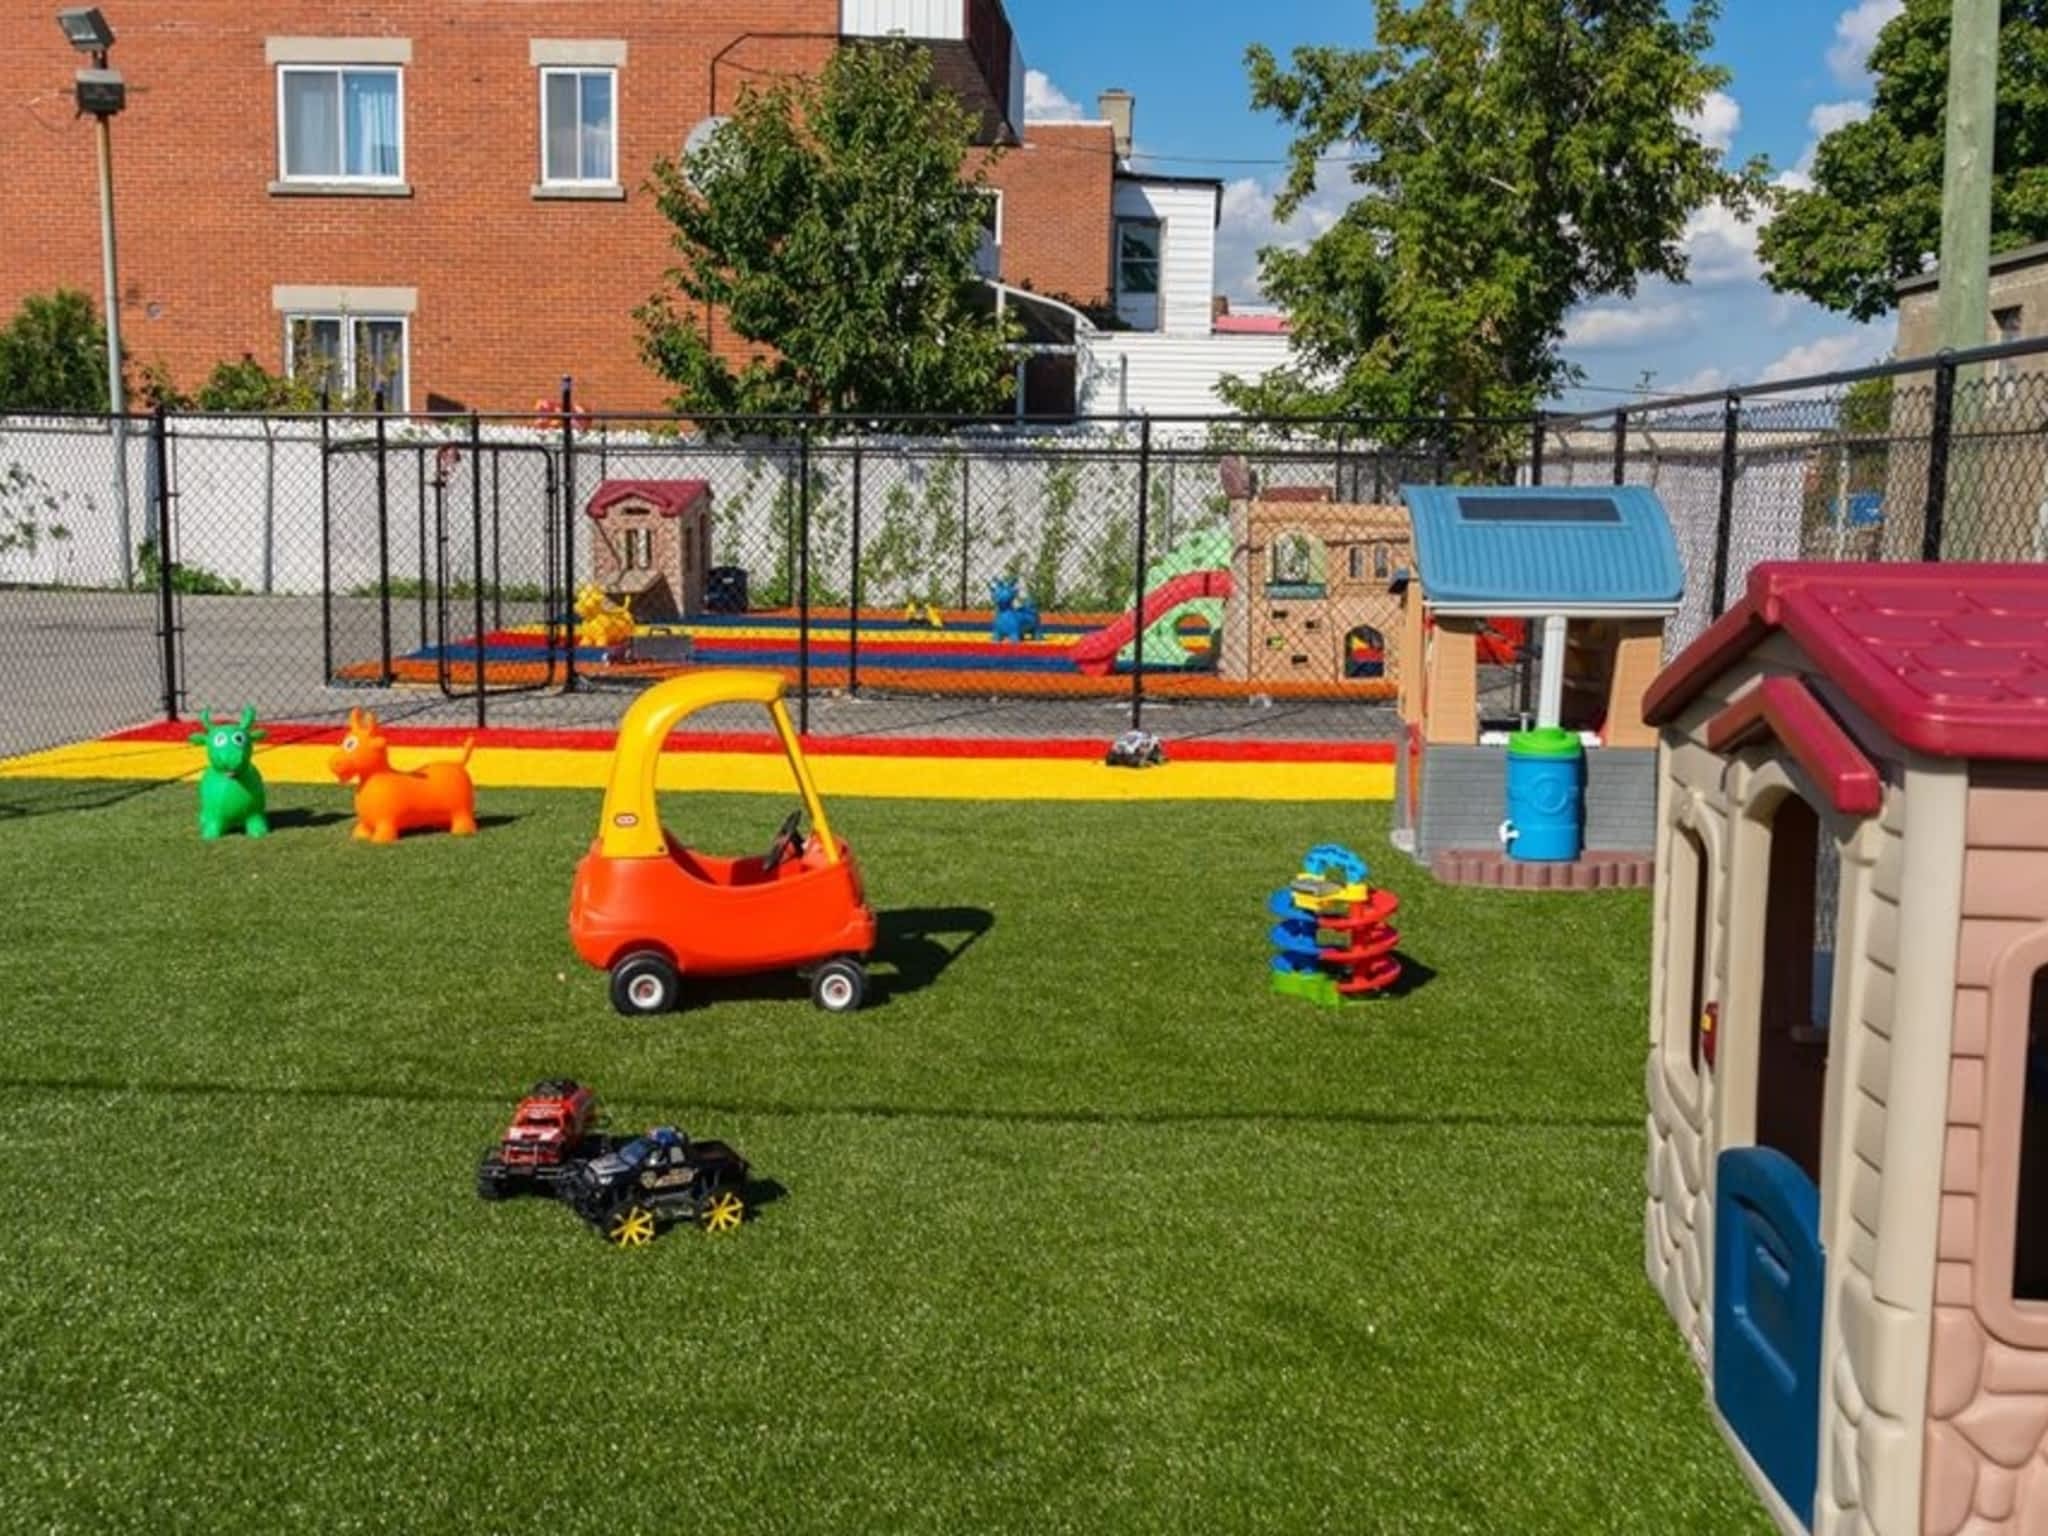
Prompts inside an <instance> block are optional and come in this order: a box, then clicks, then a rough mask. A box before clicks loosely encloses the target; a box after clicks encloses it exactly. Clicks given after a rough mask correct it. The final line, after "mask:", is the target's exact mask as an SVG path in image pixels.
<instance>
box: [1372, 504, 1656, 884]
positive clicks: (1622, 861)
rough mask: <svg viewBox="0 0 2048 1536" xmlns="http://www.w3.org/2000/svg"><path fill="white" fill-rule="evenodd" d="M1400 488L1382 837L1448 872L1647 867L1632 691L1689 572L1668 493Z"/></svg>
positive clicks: (1645, 789) (1547, 878) (1470, 876)
mask: <svg viewBox="0 0 2048 1536" xmlns="http://www.w3.org/2000/svg"><path fill="white" fill-rule="evenodd" d="M1401 494H1402V496H1403V497H1404V499H1405V500H1406V501H1407V503H1408V508H1409V511H1410V513H1411V515H1412V518H1413V524H1414V530H1415V565H1414V568H1413V569H1412V570H1410V571H1405V572H1398V573H1396V576H1395V578H1394V581H1393V583H1392V586H1393V587H1394V589H1395V590H1396V591H1397V592H1398V593H1399V594H1400V600H1401V617H1400V642H1399V653H1400V656H1401V665H1400V667H1399V670H1398V674H1397V676H1398V681H1399V693H1398V699H1399V708H1400V715H1401V732H1402V740H1401V746H1400V750H1399V752H1398V753H1397V755H1396V766H1395V791H1394V844H1395V846H1396V847H1399V848H1401V849H1403V850H1405V851H1406V852H1408V853H1409V854H1411V855H1413V856H1414V857H1415V858H1416V859H1417V860H1419V861H1420V862H1422V863H1424V864H1427V865H1428V866H1429V867H1430V869H1431V870H1432V872H1434V873H1435V875H1436V876H1437V878H1438V879H1440V880H1444V881H1446V882H1449V883H1451V884H1466V885H1471V884H1479V885H1501V886H1543V887H1559V888H1579V889H1584V888H1591V887H1596V886H1615V885H1647V884H1648V883H1649V881H1650V878H1651V859H1650V850H1651V847H1652V845H1653V840H1654V832H1655V821H1656V777H1657V747H1656V733H1655V732H1654V731H1653V730H1652V729H1651V728H1650V726H1649V725H1648V724H1647V723H1646V722H1645V720H1644V717H1643V695H1644V693H1645V691H1646V690H1647V689H1648V687H1649V685H1650V682H1651V680H1652V679H1653V678H1654V677H1655V676H1656V672H1657V666H1658V663H1659V661H1660V660H1661V657H1662V652H1663V643H1664V624H1665V621H1666V620H1667V619H1669V618H1670V616H1671V615H1672V614H1673V613H1675V612H1676V611H1677V609H1678V603H1679V598H1680V595H1681V593H1682V590H1683V587H1684V567H1683V565H1682V564H1681V563H1680V561H1679V557H1678V545H1677V542H1676V540H1675V539H1674V538H1673V537H1672V533H1671V523H1670V520H1669V519H1668V518H1667V517H1666V516H1665V514H1664V508H1663V506H1662V504H1661V503H1660V502H1659V501H1658V500H1657V497H1656V495H1655V493H1653V492H1651V491H1649V490H1647V489H1645V488H1643V487H1640V486H1614V487H1604V486H1603V487H1597V488H1579V487H1517V486H1499V487H1485V488H1480V487H1464V486H1420V487H1417V486H1411V487H1407V488H1405V489H1404V490H1403V491H1402V493H1401ZM1503 663H1510V664H1507V665H1503Z"/></svg>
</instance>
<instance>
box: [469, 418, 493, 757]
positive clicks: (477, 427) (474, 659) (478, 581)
mask: <svg viewBox="0 0 2048 1536" xmlns="http://www.w3.org/2000/svg"><path fill="white" fill-rule="evenodd" d="M469 530H470V531H469V563H470V567H471V572H472V576H473V579H472V581H471V582H470V586H471V588H472V593H471V603H472V606H473V607H474V609H475V613H474V615H473V616H474V618H475V620H476V629H475V630H474V631H473V633H474V634H475V636H476V638H475V639H474V640H472V641H471V642H470V644H471V647H472V650H473V652H474V654H473V655H472V656H471V658H470V666H471V669H472V670H473V671H474V672H475V673H476V728H477V729H478V730H482V729H483V728H484V715H485V711H486V709H487V706H486V705H485V703H484V658H485V656H486V655H487V654H488V650H489V647H488V646H487V645H486V644H485V635H484V427H483V423H482V422H481V421H480V420H478V419H477V414H476V412H475V411H471V412H470V413H469Z"/></svg>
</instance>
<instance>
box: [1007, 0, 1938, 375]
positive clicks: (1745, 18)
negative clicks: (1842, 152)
mask: <svg viewBox="0 0 2048 1536" xmlns="http://www.w3.org/2000/svg"><path fill="white" fill-rule="evenodd" d="M1008 4H1009V10H1010V17H1011V20H1012V21H1013V23H1014V24H1015V25H1016V28H1017V33H1018V37H1019V39H1020V41H1021V43H1022V46H1023V49H1024V56H1025V62H1026V64H1027V65H1028V66H1029V68H1030V69H1031V70H1032V72H1033V77H1032V79H1031V80H1030V82H1029V85H1030V89H1029V91H1028V95H1029V97H1030V105H1031V109H1032V113H1033V115H1043V116H1049V117H1060V116H1089V117H1092V116H1094V115H1095V114H1094V103H1095V98H1096V94H1097V93H1098V92H1099V91H1102V90H1104V89H1105V88H1107V87H1110V86H1122V87H1123V88H1124V89H1126V90H1128V91H1131V92H1132V93H1133V94H1134V95H1135V96H1136V97H1137V114H1136V122H1135V133H1136V139H1137V144H1138V148H1139V150H1140V151H1141V152H1145V153H1148V154H1149V155H1151V156H1153V157H1155V158H1150V159H1146V160H1143V161H1141V162H1140V163H1141V165H1143V166H1146V167H1149V168H1151V169H1155V170H1160V171H1174V172H1179V173H1181V174H1184V175H1213V176H1218V177H1221V178H1223V180H1224V182H1225V191H1224V215H1223V226H1222V228H1221V229H1220V230H1219V231H1218V236H1217V242H1218V243H1217V262H1218V272H1217V281H1218V286H1219V287H1220V288H1222V289H1223V290H1224V291H1225V292H1227V293H1229V294H1230V295H1231V296H1232V297H1233V298H1234V299H1237V300H1239V301H1256V299H1257V296H1258V295H1257V280H1256V265H1255V261H1254V255H1253V253H1254V252H1255V251H1256V250H1257V249H1258V248H1259V247H1260V246H1261V245H1265V244H1275V243H1280V244H1286V243H1299V242H1303V241H1305V240H1307V239H1309V238H1311V237H1312V236H1313V235H1314V234H1315V232H1316V230H1317V229H1318V228H1321V227H1326V226H1327V224H1328V222H1329V221H1330V220H1331V219H1332V218H1333V217H1334V216H1335V215H1336V213H1337V212H1338V211H1339V210H1341V208H1342V207H1343V205H1344V203H1345V202H1346V201H1347V200H1348V196H1349V188H1348V186H1347V185H1346V183H1345V182H1344V181H1343V180H1342V178H1341V173H1335V174H1333V175H1332V176H1331V177H1330V178H1329V179H1328V180H1327V181H1326V182H1325V184H1324V185H1322V186H1321V187H1319V188H1318V190H1317V193H1316V196H1315V197H1314V198H1313V199H1312V200H1311V202H1310V204H1309V205H1308V206H1307V207H1306V208H1304V209H1303V210H1302V211H1301V212H1300V213H1299V214H1297V215H1296V217H1295V219H1294V220H1293V221H1291V222H1290V223H1289V224H1288V225H1286V226H1277V225H1275V224H1274V222H1273V217H1272V189H1273V187H1274V185H1275V184H1276V182H1277V181H1278V179H1279V177H1280V176H1281V174H1282V170H1281V167H1280V166H1278V165H1275V164H1257V163H1251V164H1233V163H1231V162H1233V161H1253V162H1256V161H1264V160H1277V159H1278V158H1279V157H1280V156H1281V155H1283V154H1284V153H1285V151H1286V148H1287V137H1288V136H1287V132H1286V130H1285V128H1284V127H1283V126H1282V125H1281V124H1280V123H1279V122H1278V121H1277V120H1275V119H1274V118H1272V117H1271V116H1268V115H1261V114H1257V113H1254V112H1253V111H1252V110H1251V107H1250V105H1249V99H1250V93H1249V91H1248V89H1247V87H1246V84H1245V72H1244V63H1243V60H1244V51H1245V48H1246V47H1247V46H1248V45H1250V44H1251V43H1254V42H1263V43H1265V44H1267V45H1268V46H1269V47H1271V48H1273V49H1274V51H1275V52H1277V53H1280V54H1282V55H1283V56H1284V55H1285V54H1286V52H1287V51H1288V50H1289V49H1291V48H1293V47H1296V46H1297V45H1300V44H1304V43H1329V44H1340V45H1341V44H1350V45H1358V44H1363V43H1365V42H1367V41H1368V40H1369V38H1370V35H1371V9H1372V8H1371V6H1370V5H1369V4H1368V3H1367V0H1348V3H1344V4H1332V3H1330V0H1263V3H1261V4H1259V5H1256V6H1245V5H1241V4H1225V3H1223V0H1177V3H1175V4H1171V5H1167V4H1162V3H1158V0H1152V3H1145V4H1127V5H1122V6H1113V5H1105V4H1103V3H1102V0H1085V3H1084V0H1008ZM1901 6H1902V0H1774V3H1771V4H1764V3H1761V0H1739V3H1729V4H1727V5H1726V6H1725V11H1726V13H1727V14H1724V15H1723V16H1722V18H1721V20H1720V22H1719V23H1718V24H1717V29H1716V31H1717V35H1716V39H1715V47H1714V50H1713V57H1714V59H1715V61H1716V62H1718V63H1720V64H1722V65H1725V66H1726V67H1727V68H1728V69H1729V71H1730V72H1731V73H1732V74H1733V76H1734V78H1733V79H1732V80H1731V81H1730V83H1729V84H1728V86H1727V88H1726V91H1725V94H1723V95H1722V96H1721V97H1719V98H1718V99H1716V100H1713V101H1711V102H1710V103H1709V104H1708V109H1707V111H1706V112H1705V113H1703V114H1702V117H1701V119H1700V120H1699V122H1698V124H1697V126H1698V128H1699V131H1700V132H1701V134H1702V136H1703V137H1705V138H1707V139H1708V140H1709V141H1710V142H1713V143H1715V144H1717V145H1725V146H1726V148H1727V151H1728V153H1729V154H1730V156H1731V157H1733V158H1734V159H1737V160H1743V159H1747V158H1748V157H1749V156H1751V155H1765V156H1768V157H1769V159H1770V161H1771V165H1772V168H1773V170H1774V172H1776V173H1778V174H1779V175H1781V176H1783V177H1786V178H1788V179H1789V178H1796V177H1798V176H1799V175H1800V174H1801V167H1802V166H1803V165H1805V164H1807V163H1810V161H1809V157H1810V156H1811V154H1812V149H1813V144H1814V141H1815V139H1816V137H1817V136H1818V134H1819V133H1820V132H1821V131H1824V130H1825V129H1827V128H1828V127H1830V126H1832V125H1835V124H1838V123H1841V122H1844V121H1847V120H1849V119H1850V118H1851V117H1853V116H1856V115H1860V114H1861V112H1862V111H1864V110H1865V109H1866V108H1867V104H1868V101H1869V96H1870V79H1869V76H1868V74H1867V73H1866V72H1865V68H1864V65H1865V61H1866V60H1867V58H1868V56H1869V51H1870V44H1871V42H1872V41H1873V40H1874V39H1875V37H1876V35H1877V32H1878V30H1879V28H1881V27H1882V26H1883V24H1884V22H1885V21H1887V20H1888V19H1890V17H1891V16H1893V15H1895V14H1897V12H1898V11H1899V10H1900V9H1901ZM1687 246H1688V250H1689V251H1690V253H1691V256H1692V275H1691V280H1690V281H1688V282H1687V283H1685V284H1683V285H1678V286H1673V285H1669V284H1665V283H1662V282H1654V283H1648V284H1645V285H1644V288H1643V290H1642V291H1641V292H1640V293H1639V294H1638V295H1637V296H1636V297H1635V298H1634V299H1631V300H1627V301H1619V302H1610V303H1603V304H1598V305H1594V306H1591V307H1589V308H1588V309H1585V310H1582V311H1581V312H1579V313H1578V314H1576V315H1574V316H1573V317H1572V320H1571V323H1570V326H1569V331H1568V341H1567V346H1566V353H1567V355H1568V356H1569V357H1570V358H1571V359H1572V360H1573V361H1574V362H1576V363H1578V364H1579V365H1580V366H1581V367H1582V368H1584V369H1585V370H1586V378H1587V384H1588V386H1589V387H1588V389H1586V390H1583V391H1575V392H1573V393H1572V394H1571V395H1569V396H1567V401H1568V402H1569V403H1575V404H1583V405H1589V406H1590V405H1598V404H1604V403H1611V402H1612V401H1613V400H1615V399H1616V398H1620V396H1618V395H1617V394H1615V393H1612V392H1611V391H1629V390H1633V389H1634V388H1635V387H1636V386H1637V385H1638V382H1639V381H1640V379H1641V378H1642V375H1643V374H1644V373H1645V371H1649V372H1651V373H1652V374H1653V378H1652V380H1651V388H1652V389H1653V390H1654V391H1655V392H1657V393H1667V392H1671V391H1678V390H1694V389H1718V388H1720V387H1721V386H1723V385H1725V384H1734V383H1742V382H1745V381H1749V380H1755V379H1761V378H1765V377H1770V378H1786V377H1791V376H1794V375H1797V374H1802V373H1811V372H1818V371H1823V370H1826V369H1830V368H1840V367H1852V366H1855V365H1856V364H1859V363H1865V362H1870V361H1873V360H1875V359H1877V358H1879V357H1882V356H1884V355H1885V353H1886V352H1887V351H1889V350H1890V347H1891V341H1892V335H1893V325H1892V322H1891V320H1890V319H1889V317H1887V318H1886V319H1884V320H1881V321H1878V322H1877V323H1875V324H1872V325H1867V326H1859V325H1857V324H1855V323H1854V322H1852V321H1850V320H1849V319H1847V318H1846V317H1845V316H1842V315H1836V314H1831V313H1829V312H1828V311H1826V310H1823V309H1820V308H1818V307H1817V306H1815V305H1812V304H1809V303H1807V302H1806V301H1804V300H1802V299H1792V298H1786V297H1782V296H1780V295H1777V294H1774V293H1772V292H1771V291H1770V289H1769V288H1768V287H1766V286H1765V284H1764V282H1763V280H1762V277H1761V276H1760V274H1759V272H1758V269H1757V264H1756V231H1755V229H1754V228H1753V227H1749V226H1744V225H1743V224H1741V223H1739V222H1738V221H1736V220H1734V219H1733V218H1732V217H1730V216H1729V215H1728V214H1727V212H1726V210H1724V209H1720V208H1718V207H1717V208H1711V209H1708V210H1705V211H1704V212H1703V213H1702V214H1700V215H1699V216H1697V217H1696V218H1695V219H1694V221H1693V225H1692V227H1691V228H1690V229H1689V231H1688V237H1687Z"/></svg>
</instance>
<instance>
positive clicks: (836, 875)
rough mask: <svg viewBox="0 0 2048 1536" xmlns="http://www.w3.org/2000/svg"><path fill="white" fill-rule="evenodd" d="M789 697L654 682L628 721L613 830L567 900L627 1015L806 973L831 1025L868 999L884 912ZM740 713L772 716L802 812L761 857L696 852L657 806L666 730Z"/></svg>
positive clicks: (764, 676)
mask: <svg viewBox="0 0 2048 1536" xmlns="http://www.w3.org/2000/svg"><path fill="white" fill-rule="evenodd" d="M782 689H783V683H782V677H781V675H780V674H779V673H775V672H749V671H719V672H699V673H694V674H691V675H687V676H683V677H676V678H671V679H669V680H668V681H667V682H665V683H659V684H656V685H655V686H654V687H652V688H650V689H648V690H647V691H646V692H645V693H643V694H641V695H640V697H639V698H638V699H636V700H635V701H634V702H633V705H632V707H631V708H630V709H628V710H627V711H626V714H625V718H624V719H622V720H620V722H619V738H618V747H617V749H616V750H615V751H614V753H613V756H612V773H611V782H610V784H609V786H608V787H607V788H606V790H605V796H604V811H603V820H602V821H601V822H600V824H599V826H598V832H597V840H596V841H595V842H593V843H592V844H591V845H590V851H589V852H588V853H586V854H584V856H583V859H582V862H580V863H579V864H578V865H577V866H576V881H575V885H574V887H573V888H572V889H571V891H570V895H569V938H570V940H571V941H572V942H573V943H574V944H575V946H576V953H577V954H579V955H581V956H582V957H583V958H584V960H585V961H587V962H588V963H589V964H591V965H594V966H596V967H598V968H599V969H600V970H606V971H609V972H611V995H612V1006H613V1007H615V1008H617V1009H618V1010H619V1012H621V1013H624V1014H651V1013H666V1012H667V1011H668V1010H670V1009H672V1008H674V1007H675V1006H676V1000H677V997H678V996H679V994H680V991H681V986H682V981H683V978H684V977H686V976H739V975H747V974H750V973H753V972H759V971H805V970H807V971H809V973H810V977H811V998H812V1000H813V1001H814V1002H816V1003H817V1005H818V1006H819V1007H820V1008H823V1009H825V1010H826V1011H827V1012H828V1013H846V1012H850V1011H851V1010H853V1009H855V1008H858V1007H859V1006H860V1005H861V1001H862V999H863V998H864V997H865V996H866V995H867V970H866V967H865V966H864V965H863V963H862V962H863V961H864V960H865V959H866V958H867V956H868V955H869V954H870V953H871V952H872V951H873V949H874V947H875V914H874V913H873V912H872V911H870V910H869V909H868V905H867V901H866V899H865V898H864V896H863V894H862V891H861V883H860V870H859V869H858V868H857V867H856V866H855V865H854V862H853V850H851V849H850V848H848V847H847V846H846V844H844V843H843V842H840V841H839V840H838V839H837V838H835V837H834V836H833V835H832V828H831V826H830V824H829V823H828V822H827V820H826V818H825V806H824V803H823V802H822V801H820V800H819V798H818V791H817V787H816V786H815V785H814V784H813V783H812V782H811V773H810V769H809V767H808V766H807V765H806V764H805V762H804V754H803V748H802V746H801V745H800V744H799V743H798V741H797V737H796V731H795V729H794V727H792V726H791V725H790V722H789V712H788V711H787V710H786V709H784V708H783V705H782ZM731 703H747V704H759V705H761V706H763V707H764V708H765V709H766V710H767V711H768V717H769V720H770V721H771V723H772V724H773V725H774V727H775V734H776V737H777V739H778V740H779V741H780V742H781V743H782V749H783V752H784V753H785V754H786V755H787V757H788V759H789V767H790V772H791V773H792V774H793V775H794V777H795V779H796V789H797V797H798V799H799V801H800V802H801V804H800V805H799V806H798V808H797V809H796V810H795V811H793V812H791V813H790V817H789V819H788V820H787V821H785V822H784V823H783V824H782V830H781V831H779V832H777V833H776V834H775V841H774V842H772V843H771V844H769V846H768V851H767V852H766V853H763V854H760V855H759V856H757V857H753V858H738V859H729V858H721V857H719V856H717V855H715V854H709V853H700V852H699V851H698V850H696V849H694V848H690V847H687V846H686V845H685V844H684V843H682V842H681V841H680V840H679V839H677V838H676V837H674V836H672V835H670V834H669V833H668V832H666V831H664V830H663V829H662V825H661V820H660V816H659V815H658V813H657V809H656V805H655V795H654V791H655V772H656V770H657V768H658V767H659V766H660V762H661V749H662V744H663V743H664V742H665V741H667V739H668V734H669V732H670V731H672V730H674V729H675V727H676V726H677V725H678V724H679V723H681V722H682V721H683V720H685V719H687V718H688V717H689V716H691V715H693V714H695V713H696V712H697V711H698V710H700V709H705V708H708V707H709V706H711V705H713V704H731ZM806 819H808V820H809V822H810V834H809V836H805V835H804V833H803V831H802V827H803V824H804V822H805V820H806Z"/></svg>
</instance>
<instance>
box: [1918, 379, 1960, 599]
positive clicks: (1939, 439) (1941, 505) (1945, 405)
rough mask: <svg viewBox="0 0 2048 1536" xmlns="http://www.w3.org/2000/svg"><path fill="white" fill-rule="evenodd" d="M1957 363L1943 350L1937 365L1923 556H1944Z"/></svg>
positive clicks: (1921, 534)
mask: <svg viewBox="0 0 2048 1536" xmlns="http://www.w3.org/2000/svg"><path fill="white" fill-rule="evenodd" d="M1955 421H1956V365H1955V362H1954V360H1953V359H1952V358H1951V357H1950V356H1949V355H1948V353H1947V352H1946V351H1944V352H1943V353H1942V355H1941V360H1940V361H1939V362H1937V363H1936V364H1935V365H1934V425H1933V428H1932V430H1931V433H1930V435H1929V437H1928V439H1927V510H1926V514H1925V516H1924V517H1923V518H1922V520H1921V524H1920V558H1921V559H1922V560H1939V559H1940V558H1941V535H1942V520H1943V519H1944V517H1945V516H1946V515H1947V513H1948V455H1949V444H1950V441H1951V439H1952V438H1953V437H1954V435H1955Z"/></svg>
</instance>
